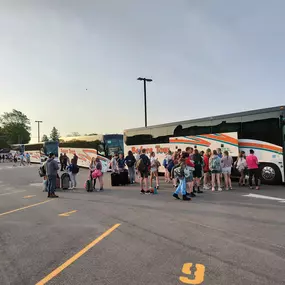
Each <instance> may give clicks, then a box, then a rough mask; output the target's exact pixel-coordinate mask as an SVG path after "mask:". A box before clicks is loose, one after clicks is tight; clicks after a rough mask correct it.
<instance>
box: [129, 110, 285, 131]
mask: <svg viewBox="0 0 285 285" xmlns="http://www.w3.org/2000/svg"><path fill="white" fill-rule="evenodd" d="M278 111H285V106H276V107H269V108H263V109H256V110H250V111H244V112H237V113H230V114H226V115H217V116H209V117H203V118H198V119H192V120H185V121H176V122H172V123H165V124H160V125H152V126H148V127H139V128H133V129H126V130H125V132H127V131H136V130H146V129H153V128H159V127H170V126H174V125H181V124H189V123H198V122H203V121H207V120H219V119H226V118H233V117H238V116H241V117H242V116H248V115H256V114H262V113H268V112H278Z"/></svg>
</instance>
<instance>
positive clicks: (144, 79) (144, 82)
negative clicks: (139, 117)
mask: <svg viewBox="0 0 285 285" xmlns="http://www.w3.org/2000/svg"><path fill="white" fill-rule="evenodd" d="M137 80H139V81H143V90H144V125H145V127H147V104H146V82H152V79H150V78H143V77H139V78H138V79H137Z"/></svg>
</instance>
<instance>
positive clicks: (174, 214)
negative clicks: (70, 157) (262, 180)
mask: <svg viewBox="0 0 285 285" xmlns="http://www.w3.org/2000/svg"><path fill="white" fill-rule="evenodd" d="M87 176H88V172H87V171H86V170H82V169H81V170H80V173H79V177H78V182H79V189H76V190H74V191H69V190H68V191H59V192H58V195H59V196H60V198H59V199H49V200H48V199H47V195H46V193H45V192H42V187H41V178H40V177H39V176H38V173H37V167H36V166H32V167H21V168H20V167H16V168H7V167H6V168H5V167H2V168H1V169H0V257H1V258H0V284H1V285H6V284H21V285H22V284H58V285H62V284H68V285H69V284H74V285H76V284H85V285H88V284H119V285H121V284H122V285H123V284H134V285H135V284H210V285H215V284H217V285H220V284H225V285H231V284H243V285H244V284H249V285H254V284H256V285H257V284H258V285H260V284H267V285H268V284H278V285H280V284H284V280H285V272H284V268H285V220H284V217H285V214H284V207H285V203H284V202H282V201H283V199H284V201H285V187H284V186H277V187H276V186H275V187H274V186H265V187H263V188H261V190H260V191H256V190H249V189H248V188H238V187H235V189H234V190H233V191H227V192H226V191H224V192H221V193H218V192H215V193H212V192H211V191H206V192H205V193H204V194H201V195H199V196H198V197H196V198H194V199H193V200H192V201H190V202H184V201H177V200H174V199H173V198H172V196H171V193H172V191H173V188H172V186H171V185H165V183H161V187H160V188H161V189H160V190H159V193H158V195H141V194H139V190H140V189H139V187H138V186H137V185H135V186H126V187H118V188H116V187H113V188H112V187H110V176H109V174H107V175H105V191H104V192H93V193H87V192H86V191H84V190H83V184H84V180H85V179H86V178H87ZM249 194H253V195H251V196H245V195H249ZM272 198H276V199H272Z"/></svg>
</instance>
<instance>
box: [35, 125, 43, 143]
mask: <svg viewBox="0 0 285 285" xmlns="http://www.w3.org/2000/svg"><path fill="white" fill-rule="evenodd" d="M42 122H43V121H35V123H37V124H38V142H40V123H42Z"/></svg>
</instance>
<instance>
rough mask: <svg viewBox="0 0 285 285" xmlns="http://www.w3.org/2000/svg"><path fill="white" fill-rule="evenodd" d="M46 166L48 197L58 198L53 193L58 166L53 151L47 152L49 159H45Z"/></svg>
mask: <svg viewBox="0 0 285 285" xmlns="http://www.w3.org/2000/svg"><path fill="white" fill-rule="evenodd" d="M46 168H47V177H48V198H58V196H57V195H55V188H56V177H57V171H58V169H59V167H58V163H57V161H56V160H55V155H54V154H53V153H50V154H49V159H48V160H47V163H46Z"/></svg>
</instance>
